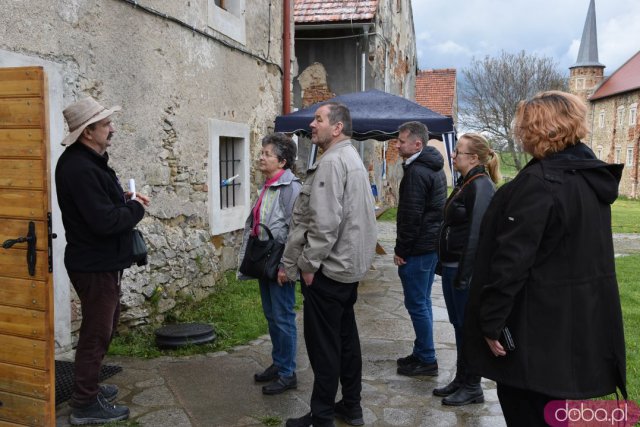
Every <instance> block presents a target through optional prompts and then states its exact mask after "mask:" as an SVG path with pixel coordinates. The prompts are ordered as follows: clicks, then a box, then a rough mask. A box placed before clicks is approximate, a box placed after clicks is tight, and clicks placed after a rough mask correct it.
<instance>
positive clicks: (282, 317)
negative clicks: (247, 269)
mask: <svg viewBox="0 0 640 427" xmlns="http://www.w3.org/2000/svg"><path fill="white" fill-rule="evenodd" d="M295 158H296V146H295V144H294V143H293V141H292V140H291V139H290V138H289V137H287V136H285V135H284V134H280V133H272V134H269V135H267V136H265V137H264V138H263V139H262V151H261V153H260V160H259V163H258V168H259V170H260V172H262V174H263V176H264V177H265V183H264V185H263V186H262V189H261V190H260V192H259V196H258V199H257V200H256V202H255V204H254V206H253V208H252V209H251V214H250V215H249V218H247V222H246V223H245V228H244V236H243V237H244V238H243V243H242V247H241V249H240V257H239V260H240V261H242V259H243V258H244V252H245V248H246V245H247V240H248V239H249V236H256V235H257V236H259V237H260V239H267V238H268V236H267V235H266V232H265V230H264V229H263V228H261V227H259V226H258V224H260V223H262V224H264V225H266V226H267V227H268V228H269V230H270V231H271V233H272V235H273V238H274V239H275V240H276V241H278V242H279V243H285V242H286V241H287V235H288V233H289V222H290V221H291V212H292V210H293V204H294V202H295V200H296V198H297V197H298V193H300V188H301V184H300V180H299V179H298V178H297V177H296V176H295V175H294V174H293V169H294V167H295V165H294V162H295ZM239 276H240V278H246V277H242V275H241V274H240V273H239ZM258 281H259V283H260V296H261V298H262V309H263V311H264V315H265V317H266V319H267V324H268V326H269V335H270V336H271V343H272V345H273V350H272V352H271V357H272V363H271V365H270V366H269V367H268V368H266V369H265V370H264V371H263V372H260V373H257V374H255V375H254V380H255V381H256V382H258V383H262V382H268V383H269V384H267V385H265V386H263V387H262V392H263V393H264V394H266V395H273V394H280V393H283V392H285V391H287V390H289V389H293V388H296V387H297V383H298V381H297V378H296V372H295V369H296V313H295V311H294V305H295V283H294V282H289V283H285V284H279V283H278V282H277V280H276V279H275V278H274V279H273V280H271V279H259V280H258Z"/></svg>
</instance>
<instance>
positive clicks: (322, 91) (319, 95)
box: [302, 84, 336, 108]
mask: <svg viewBox="0 0 640 427" xmlns="http://www.w3.org/2000/svg"><path fill="white" fill-rule="evenodd" d="M334 96H336V94H335V93H333V92H331V91H330V90H329V88H328V87H327V85H326V84H324V85H315V86H310V87H306V88H304V94H303V95H302V108H307V107H308V106H310V105H313V104H315V103H317V102H322V101H326V100H327V99H331V98H333V97H334Z"/></svg>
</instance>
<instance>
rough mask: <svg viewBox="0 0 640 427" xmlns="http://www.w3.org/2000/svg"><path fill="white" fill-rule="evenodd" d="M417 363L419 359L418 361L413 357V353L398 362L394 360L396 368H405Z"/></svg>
mask: <svg viewBox="0 0 640 427" xmlns="http://www.w3.org/2000/svg"><path fill="white" fill-rule="evenodd" d="M419 361H420V359H418V358H417V357H416V356H414V355H413V353H411V354H410V355H408V356H407V357H401V358H399V359H398V360H396V363H397V364H398V366H407V365H411V364H412V363H416V362H419Z"/></svg>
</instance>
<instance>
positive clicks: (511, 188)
mask: <svg viewBox="0 0 640 427" xmlns="http://www.w3.org/2000/svg"><path fill="white" fill-rule="evenodd" d="M621 174H622V165H610V164H607V163H604V162H602V161H600V160H598V159H596V158H595V156H594V155H593V152H592V151H591V150H590V149H589V148H588V147H587V146H585V145H584V144H582V143H580V142H578V143H577V145H575V146H571V147H569V148H567V149H565V150H564V151H562V152H559V153H555V154H552V155H550V156H548V157H547V158H545V159H543V160H532V161H531V162H529V163H528V164H527V165H526V167H525V168H524V169H523V170H522V171H521V172H520V173H519V174H518V175H517V176H516V178H515V179H514V180H513V181H511V182H510V183H508V184H506V185H504V186H503V187H502V188H500V189H499V190H498V191H497V192H496V194H495V196H494V197H493V200H492V202H491V204H490V206H489V208H488V209H487V212H486V214H485V217H484V220H483V223H482V228H481V231H480V233H481V234H480V242H479V245H478V252H477V257H476V262H475V265H474V268H473V278H472V280H471V290H470V295H469V305H468V307H467V308H468V310H467V314H466V316H465V327H464V334H465V335H464V356H465V360H466V361H467V366H469V369H470V370H472V372H475V373H477V374H480V375H482V376H484V377H487V378H491V379H493V380H495V381H497V382H499V383H504V384H506V385H509V386H512V387H517V388H521V389H526V390H531V391H534V392H538V393H543V394H546V395H549V396H552V397H557V398H562V399H585V398H590V397H597V396H603V395H607V394H610V393H613V392H615V390H616V386H617V387H618V388H620V390H621V391H622V393H623V395H626V385H625V384H626V373H625V371H626V368H625V366H626V365H625V343H624V331H623V325H622V313H621V308H620V296H619V294H618V284H617V281H616V273H615V264H614V252H613V239H612V235H611V206H610V205H611V204H612V203H613V202H614V201H615V199H616V198H617V196H618V182H619V181H620V176H621ZM505 326H508V328H509V329H510V331H511V335H512V336H513V340H514V341H515V350H514V351H512V352H508V353H507V355H506V356H504V357H495V356H494V355H493V354H492V353H491V351H490V350H489V347H488V345H487V343H486V341H485V339H484V338H483V337H488V338H491V339H498V338H499V337H500V334H501V331H502V329H503V328H504V327H505Z"/></svg>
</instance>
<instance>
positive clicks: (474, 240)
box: [433, 133, 500, 406]
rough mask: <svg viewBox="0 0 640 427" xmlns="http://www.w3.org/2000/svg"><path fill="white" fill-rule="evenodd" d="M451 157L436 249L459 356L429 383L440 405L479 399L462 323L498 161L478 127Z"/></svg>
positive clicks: (457, 147)
mask: <svg viewBox="0 0 640 427" xmlns="http://www.w3.org/2000/svg"><path fill="white" fill-rule="evenodd" d="M451 158H452V160H453V167H454V169H455V170H456V171H458V172H459V173H460V175H461V176H460V179H458V182H457V184H456V187H455V188H454V189H453V191H452V192H451V195H450V196H449V198H448V199H447V202H446V203H445V207H444V215H443V216H444V222H443V224H442V228H441V229H440V241H439V254H438V255H439V259H440V264H441V271H442V292H443V294H444V300H445V303H446V304H447V312H448V314H449V322H451V324H452V325H453V328H454V330H455V336H456V350H457V353H458V360H457V363H456V375H455V377H454V378H453V380H452V381H451V382H450V383H449V384H447V385H445V386H443V387H439V388H436V389H434V390H433V394H434V395H436V396H441V397H443V399H442V404H443V405H449V406H462V405H468V404H470V403H482V402H484V394H483V392H482V388H481V387H480V377H479V376H478V375H473V374H471V373H469V372H467V370H466V368H465V364H464V361H463V358H462V325H463V322H464V311H465V309H466V306H467V299H468V297H469V282H470V280H471V275H472V273H473V262H474V260H475V257H476V249H477V247H478V238H479V236H480V223H481V222H482V217H483V216H484V213H485V211H486V210H487V206H489V202H490V201H491V198H492V197H493V194H494V193H495V191H496V188H495V185H494V184H496V183H498V181H499V180H500V161H499V160H498V155H497V154H496V153H495V152H494V151H493V150H492V149H491V145H490V144H489V141H487V139H486V138H485V137H484V136H482V135H480V134H477V133H467V134H464V135H463V136H462V137H460V139H459V140H458V143H457V144H456V149H455V150H454V152H453V153H451Z"/></svg>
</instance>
